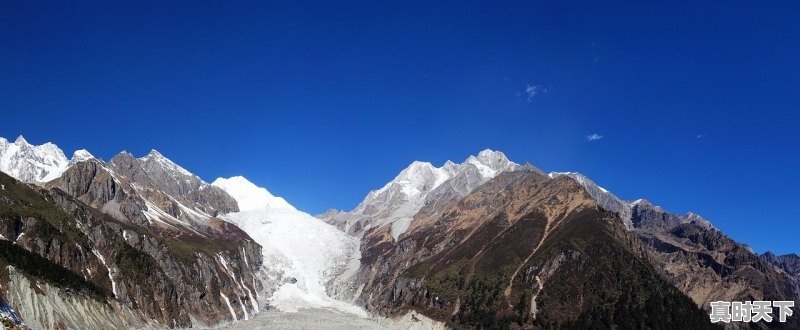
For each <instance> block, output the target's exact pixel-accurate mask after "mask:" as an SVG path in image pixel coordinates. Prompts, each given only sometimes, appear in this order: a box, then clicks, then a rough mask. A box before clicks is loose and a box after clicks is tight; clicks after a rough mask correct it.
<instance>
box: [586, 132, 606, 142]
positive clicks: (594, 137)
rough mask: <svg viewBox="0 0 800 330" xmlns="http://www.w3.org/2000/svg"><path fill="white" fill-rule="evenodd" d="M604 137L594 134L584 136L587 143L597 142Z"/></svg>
mask: <svg viewBox="0 0 800 330" xmlns="http://www.w3.org/2000/svg"><path fill="white" fill-rule="evenodd" d="M604 137H605V136H602V135H600V134H597V133H594V134H591V135H587V136H586V141H587V142H592V141H597V140H600V139H602V138H604Z"/></svg>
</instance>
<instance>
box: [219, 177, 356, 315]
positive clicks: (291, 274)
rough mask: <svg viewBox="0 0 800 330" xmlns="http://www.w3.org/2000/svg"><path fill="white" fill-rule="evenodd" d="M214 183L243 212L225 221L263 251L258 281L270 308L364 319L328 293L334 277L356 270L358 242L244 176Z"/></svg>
mask: <svg viewBox="0 0 800 330" xmlns="http://www.w3.org/2000/svg"><path fill="white" fill-rule="evenodd" d="M213 184H214V185H215V186H217V187H220V188H222V189H223V190H225V191H226V192H227V193H228V194H230V195H231V196H233V197H234V199H236V200H237V202H238V203H239V207H240V209H243V210H244V211H242V212H236V213H229V214H226V215H223V218H224V219H225V220H227V221H230V222H231V223H233V224H236V225H237V226H238V227H239V228H241V229H242V230H244V231H245V232H247V234H248V235H250V237H252V238H253V239H254V240H255V241H256V242H257V243H258V244H260V245H261V246H262V251H261V253H262V254H263V256H264V266H263V270H262V275H263V276H262V279H263V282H264V283H265V286H266V287H265V290H266V291H267V292H266V296H267V297H269V302H270V304H271V305H274V306H276V307H277V308H278V309H279V310H281V311H285V312H294V311H297V310H298V309H300V308H327V309H331V310H335V311H338V312H344V313H352V314H356V315H358V316H363V317H366V315H367V314H366V312H365V311H364V310H362V309H361V308H358V307H356V306H354V305H352V304H349V303H345V302H341V301H337V300H335V299H333V298H331V297H330V296H328V294H327V293H326V285H328V283H329V282H330V281H332V280H333V279H334V278H335V277H336V276H338V275H340V274H342V273H343V272H345V271H346V270H347V269H348V267H358V265H359V262H358V247H359V241H358V239H356V238H355V237H352V236H349V235H347V234H345V233H344V232H341V231H339V230H338V229H336V228H335V227H333V226H331V225H328V224H326V223H324V222H323V221H321V220H319V219H316V218H314V217H312V216H311V215H309V214H308V213H305V212H301V211H298V210H297V209H295V208H294V207H292V206H291V205H290V204H289V203H287V202H286V201H285V200H283V199H282V198H280V197H275V196H272V195H271V194H269V193H268V192H267V191H266V189H264V188H259V187H257V186H255V185H254V184H252V183H251V182H250V181H248V180H247V179H245V178H243V177H234V178H230V179H217V180H216V181H214V183H213ZM250 193H255V196H253V195H250ZM265 193H266V194H265Z"/></svg>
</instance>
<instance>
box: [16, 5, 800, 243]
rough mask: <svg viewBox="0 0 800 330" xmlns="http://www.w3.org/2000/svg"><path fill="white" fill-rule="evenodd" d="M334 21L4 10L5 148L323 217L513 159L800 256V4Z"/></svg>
mask: <svg viewBox="0 0 800 330" xmlns="http://www.w3.org/2000/svg"><path fill="white" fill-rule="evenodd" d="M333 3H334V2H301V1H283V2H273V3H267V2H252V3H239V4H230V3H226V2H211V1H204V2H172V3H170V4H163V3H160V2H151V3H144V2H132V1H131V2H125V1H98V2H79V3H73V4H67V3H64V2H37V1H5V2H2V4H0V111H1V112H0V117H1V118H2V120H0V136H5V137H8V138H11V139H13V138H14V137H16V136H17V135H19V134H24V135H25V136H26V138H27V139H28V140H29V141H30V142H33V143H42V142H45V141H53V142H55V143H57V144H58V145H59V146H61V147H62V148H63V149H65V150H66V151H67V152H68V153H69V152H71V151H72V150H75V149H77V148H86V149H88V150H90V151H91V152H92V153H94V154H95V155H97V156H100V157H102V158H105V159H108V158H110V157H112V156H113V155H114V154H116V153H118V152H119V151H121V150H123V149H124V150H128V151H130V152H132V153H134V154H136V155H143V154H145V153H147V151H149V150H150V149H151V148H156V149H158V150H159V151H161V152H162V153H163V154H165V155H166V156H168V157H170V158H171V159H173V160H174V161H176V162H177V163H179V164H181V165H183V166H184V167H186V168H187V169H189V170H191V171H193V172H195V173H196V174H198V175H200V176H201V177H202V178H204V179H206V180H207V181H212V180H213V179H214V178H216V177H218V176H226V177H227V176H233V175H244V176H246V177H248V178H250V179H251V180H252V181H254V182H255V183H257V184H259V185H262V186H265V187H267V188H268V189H269V190H270V191H272V192H273V193H275V194H276V195H281V196H284V197H286V198H287V199H288V200H289V201H290V202H291V203H293V204H294V205H296V206H297V207H299V208H301V209H303V210H307V211H308V212H310V213H318V212H322V211H324V210H325V209H327V208H339V209H351V208H353V207H354V206H355V205H356V204H357V203H358V202H359V201H360V200H361V199H362V198H363V197H364V196H365V195H366V193H367V192H368V191H369V190H370V189H376V188H379V187H380V186H382V185H383V184H384V183H385V182H387V181H389V180H390V179H392V178H393V177H394V176H395V175H396V173H397V172H398V171H400V170H401V169H402V168H404V167H405V166H407V165H408V164H409V163H410V162H411V161H413V160H426V161H430V162H432V163H434V164H436V165H441V164H442V163H443V162H444V161H445V160H448V159H451V160H453V161H456V162H460V161H462V160H463V159H465V158H466V157H467V156H468V155H470V154H475V153H477V152H478V151H480V150H482V149H485V148H492V149H496V150H501V151H503V152H505V153H506V154H507V155H508V156H509V158H511V159H512V160H514V161H516V162H530V163H533V164H534V165H536V166H538V167H540V168H542V169H544V170H546V171H550V170H572V171H580V172H583V173H585V174H586V175H588V176H589V177H591V178H592V179H594V180H595V181H596V182H598V183H599V184H601V185H603V186H604V187H606V188H608V189H610V190H611V191H613V192H615V193H616V194H617V195H619V196H620V197H622V198H625V199H636V198H640V197H646V198H648V199H649V200H651V201H652V202H654V203H655V204H658V205H661V206H663V207H665V208H666V209H668V210H671V211H674V212H680V213H683V212H686V211H689V210H691V211H694V212H696V213H699V214H701V215H703V216H705V217H706V218H708V219H710V220H711V221H712V222H713V223H714V224H715V225H717V226H718V227H720V228H721V229H723V231H725V232H726V233H728V234H730V235H731V236H732V237H734V238H735V239H737V240H740V241H742V242H744V243H747V244H750V245H752V246H753V247H754V248H755V250H756V251H759V252H762V251H765V250H773V251H776V252H778V253H787V252H800V239H798V237H800V212H798V206H800V193H798V190H797V188H798V185H800V174H798V165H800V156H798V151H800V142H798V139H799V138H800V129H798V123H800V98H798V95H800V93H799V92H798V91H797V89H798V87H799V86H800V62H798V60H797V59H798V58H800V20H797V17H796V16H797V15H796V14H797V13H798V12H799V11H798V9H800V4H799V3H797V2H796V1H774V2H756V1H742V2H738V1H731V2H726V3H725V4H724V5H720V6H717V5H713V4H700V3H698V2H696V1H687V2H679V1H664V2H662V3H644V2H643V1H630V2H591V3H578V2H571V1H547V2H540V1H525V2H507V3H502V4H497V3H491V2H486V1H483V2H475V3H470V2H464V1H459V2H455V1H454V2H443V3H438V4H436V3H430V2H410V1H403V2H397V3H387V2H383V1H377V2H368V3H355V2H352V3H351V2H335V5H334V4H333ZM594 134H596V135H594ZM589 136H593V137H594V139H589V138H588V137H589ZM600 137H602V138H600Z"/></svg>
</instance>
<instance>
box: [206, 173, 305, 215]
mask: <svg viewBox="0 0 800 330" xmlns="http://www.w3.org/2000/svg"><path fill="white" fill-rule="evenodd" d="M211 185H213V186H216V187H219V188H220V189H222V190H224V191H225V192H226V193H228V195H231V197H233V199H235V200H236V203H238V204H239V211H242V212H243V211H250V210H257V209H262V208H271V209H291V210H295V208H294V206H292V205H291V204H289V203H288V202H287V201H286V200H285V199H283V198H281V197H276V196H274V195H272V194H270V192H269V191H267V189H266V188H262V187H259V186H256V185H255V184H253V183H252V182H250V181H249V180H247V179H246V178H245V177H243V176H234V177H231V178H228V179H225V178H217V179H216V180H214V182H212V183H211Z"/></svg>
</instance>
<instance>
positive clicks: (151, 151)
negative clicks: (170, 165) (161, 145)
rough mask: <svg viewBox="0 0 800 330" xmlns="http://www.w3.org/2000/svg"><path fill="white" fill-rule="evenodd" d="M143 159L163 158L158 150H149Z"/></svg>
mask: <svg viewBox="0 0 800 330" xmlns="http://www.w3.org/2000/svg"><path fill="white" fill-rule="evenodd" d="M145 157H156V158H165V157H164V155H162V154H161V153H160V152H158V150H156V149H150V152H149V153H148V154H147V156H145Z"/></svg>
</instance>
